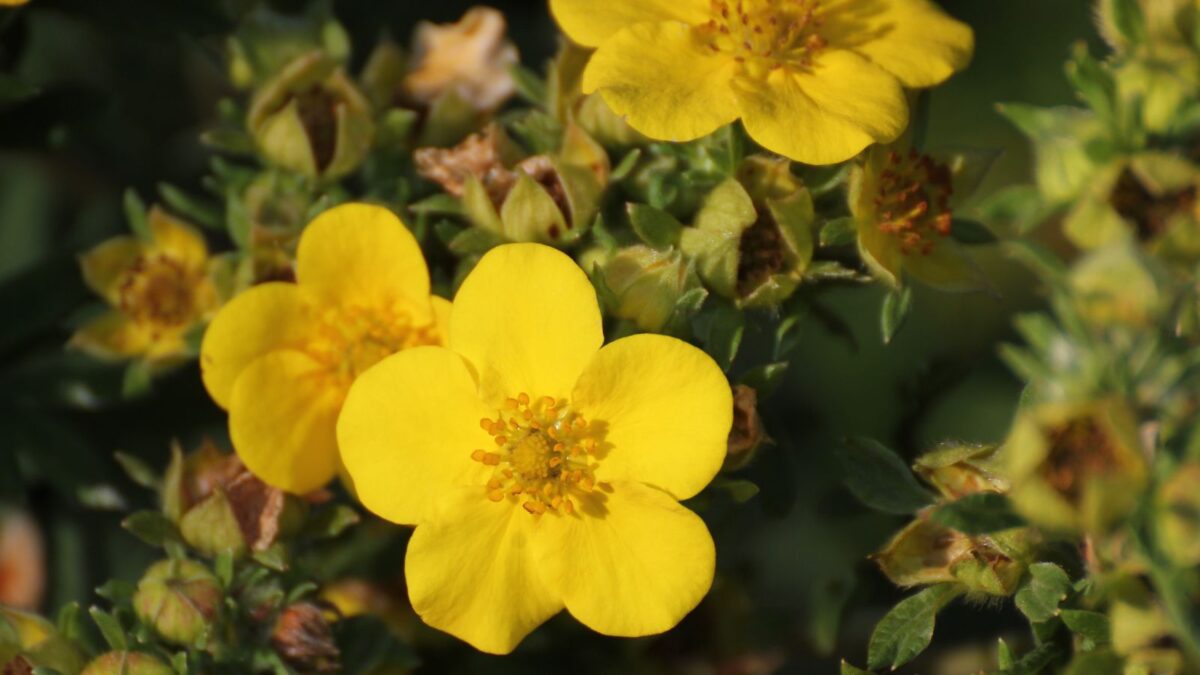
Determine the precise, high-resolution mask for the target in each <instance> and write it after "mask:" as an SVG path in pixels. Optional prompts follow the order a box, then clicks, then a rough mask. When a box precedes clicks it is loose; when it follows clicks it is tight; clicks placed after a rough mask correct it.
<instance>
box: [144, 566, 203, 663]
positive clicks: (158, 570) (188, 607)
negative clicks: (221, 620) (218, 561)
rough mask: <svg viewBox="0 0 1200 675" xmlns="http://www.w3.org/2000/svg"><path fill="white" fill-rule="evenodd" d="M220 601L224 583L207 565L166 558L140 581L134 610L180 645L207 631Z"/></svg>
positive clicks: (189, 643)
mask: <svg viewBox="0 0 1200 675" xmlns="http://www.w3.org/2000/svg"><path fill="white" fill-rule="evenodd" d="M220 604H221V586H220V584H219V583H218V582H217V578H216V576H215V575H213V573H212V572H211V571H209V569H208V568H207V567H205V566H204V565H201V564H200V563H198V562H194V561H191V560H163V561H160V562H157V563H155V564H153V565H151V566H150V569H148V570H147V571H146V574H145V575H144V576H142V579H141V581H139V582H138V587H137V592H135V593H134V595H133V609H134V611H135V612H136V613H137V615H138V618H139V619H140V620H141V621H142V622H143V623H145V624H146V625H148V626H151V627H153V628H154V630H155V631H156V632H157V633H158V634H159V635H161V636H162V638H163V639H164V640H167V641H169V642H173V643H175V644H178V645H183V646H188V645H192V644H194V643H195V642H196V640H197V639H199V638H200V637H201V636H202V635H204V634H205V633H207V632H208V630H209V627H210V626H211V625H212V621H213V619H214V618H215V617H216V614H217V610H218V608H219V607H220Z"/></svg>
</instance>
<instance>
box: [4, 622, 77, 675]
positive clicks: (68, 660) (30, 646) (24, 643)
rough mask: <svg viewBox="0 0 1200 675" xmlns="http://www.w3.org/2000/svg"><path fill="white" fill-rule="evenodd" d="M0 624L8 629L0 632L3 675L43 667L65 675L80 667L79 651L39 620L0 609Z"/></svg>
mask: <svg viewBox="0 0 1200 675" xmlns="http://www.w3.org/2000/svg"><path fill="white" fill-rule="evenodd" d="M0 624H6V627H7V628H9V629H11V630H3V631H0V672H4V673H5V674H6V675H7V673H8V672H9V669H11V670H13V671H14V672H18V673H19V672H29V671H31V670H32V669H33V668H39V667H43V668H53V669H54V670H57V671H58V672H60V673H65V674H67V675H69V674H70V673H77V672H79V669H80V668H82V667H83V662H84V656H83V654H82V653H81V652H80V651H79V648H78V647H76V646H75V644H74V643H72V642H71V641H70V640H68V639H66V638H65V637H63V636H62V635H61V634H59V632H58V630H57V629H55V627H54V624H52V623H50V622H49V621H47V620H45V619H43V618H42V617H40V616H38V615H36V614H30V613H28V612H23V611H21V610H18V609H12V608H8V607H4V606H0ZM13 636H16V641H15V642H13V641H12V637H13ZM21 668H27V669H28V670H26V671H21V670H19V669H21Z"/></svg>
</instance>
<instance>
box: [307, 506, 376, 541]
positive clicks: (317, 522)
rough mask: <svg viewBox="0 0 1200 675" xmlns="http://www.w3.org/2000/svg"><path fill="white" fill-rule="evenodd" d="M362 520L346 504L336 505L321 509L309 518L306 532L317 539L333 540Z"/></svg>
mask: <svg viewBox="0 0 1200 675" xmlns="http://www.w3.org/2000/svg"><path fill="white" fill-rule="evenodd" d="M360 520H362V518H361V517H360V516H359V515H358V512H357V511H355V510H354V509H352V508H350V507H349V506H346V505H344V504H334V505H333V506H332V507H330V508H325V509H319V510H317V511H316V512H314V513H313V514H312V516H310V517H309V520H308V523H306V524H305V527H304V529H305V532H306V533H307V534H308V536H310V537H313V538H315V539H331V538H333V537H336V536H338V535H339V534H341V533H342V532H344V531H345V530H346V528H348V527H350V526H352V525H357V524H358V522H359V521H360Z"/></svg>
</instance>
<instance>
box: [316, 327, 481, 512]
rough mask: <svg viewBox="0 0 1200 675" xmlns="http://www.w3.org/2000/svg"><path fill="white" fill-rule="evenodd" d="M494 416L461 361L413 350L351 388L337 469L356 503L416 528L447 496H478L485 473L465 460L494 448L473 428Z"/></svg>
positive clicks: (341, 422)
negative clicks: (470, 490) (469, 490)
mask: <svg viewBox="0 0 1200 675" xmlns="http://www.w3.org/2000/svg"><path fill="white" fill-rule="evenodd" d="M494 414H495V411H494V410H492V409H491V408H488V407H487V406H485V405H484V404H483V403H482V402H481V401H480V400H479V397H478V395H477V394H476V392H475V380H474V379H472V377H471V373H470V371H468V370H467V366H466V364H465V363H464V362H463V360H462V357H460V356H459V355H458V354H455V353H454V352H452V351H450V350H448V349H445V348H443V347H414V348H412V349H406V350H404V351H402V352H399V353H397V354H394V355H392V356H390V357H388V358H386V359H384V360H383V361H380V362H379V363H377V364H375V365H374V366H373V367H371V368H370V369H369V370H367V372H365V373H363V374H362V375H360V376H359V377H358V379H357V380H355V381H354V384H353V385H351V387H350V393H349V395H348V396H347V397H346V402H345V404H344V405H343V406H342V414H341V416H340V417H339V419H338V446H339V447H340V448H341V455H342V464H343V465H344V466H345V467H346V471H347V472H348V473H349V474H350V478H351V479H352V480H353V482H354V489H355V491H356V492H357V493H358V498H359V500H360V501H361V502H362V503H363V505H364V506H366V507H367V508H368V509H370V510H371V511H373V512H375V513H376V514H378V515H380V516H381V517H383V518H386V519H388V520H390V521H393V522H396V523H403V524H405V525H415V524H416V523H419V522H421V521H423V520H425V519H426V517H427V516H428V515H429V514H430V512H431V511H432V509H433V505H434V503H435V501H436V500H437V498H438V497H439V496H440V495H442V494H443V493H445V492H446V491H447V490H450V489H451V488H453V487H460V486H468V485H473V486H475V487H478V488H480V489H482V488H483V486H484V485H485V484H486V483H487V480H488V477H490V476H491V470H490V467H484V466H483V465H482V464H480V463H478V462H475V461H473V460H472V459H471V452H472V451H474V450H476V449H480V448H487V449H491V448H493V447H495V446H494V445H489V444H490V443H491V440H492V439H491V437H490V436H488V434H487V433H486V432H485V431H484V430H483V429H481V428H480V426H479V421H480V420H481V419H483V418H484V417H490V416H493V415H494Z"/></svg>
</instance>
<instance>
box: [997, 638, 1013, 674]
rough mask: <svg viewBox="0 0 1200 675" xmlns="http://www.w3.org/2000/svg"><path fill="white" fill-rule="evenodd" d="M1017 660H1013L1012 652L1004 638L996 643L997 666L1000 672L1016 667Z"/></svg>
mask: <svg viewBox="0 0 1200 675" xmlns="http://www.w3.org/2000/svg"><path fill="white" fill-rule="evenodd" d="M1015 663H1016V659H1014V658H1013V654H1012V650H1011V649H1009V647H1008V643H1007V642H1005V641H1004V638H1000V639H998V640H997V641H996V665H997V666H999V668H1000V670H1007V669H1009V668H1012V667H1013V665H1015Z"/></svg>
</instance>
